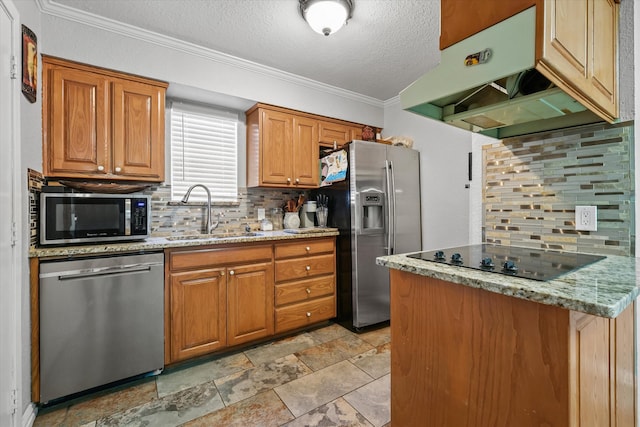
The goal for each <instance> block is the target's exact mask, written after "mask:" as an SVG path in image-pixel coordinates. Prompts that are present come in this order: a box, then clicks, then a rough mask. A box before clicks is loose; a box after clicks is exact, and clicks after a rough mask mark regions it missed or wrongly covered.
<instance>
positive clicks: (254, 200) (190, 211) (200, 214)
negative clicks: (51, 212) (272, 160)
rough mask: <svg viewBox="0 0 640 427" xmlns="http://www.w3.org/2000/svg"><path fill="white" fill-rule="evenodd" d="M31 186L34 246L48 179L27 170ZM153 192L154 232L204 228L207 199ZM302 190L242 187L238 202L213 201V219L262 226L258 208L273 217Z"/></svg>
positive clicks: (163, 189) (230, 225) (226, 225)
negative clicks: (177, 197) (176, 198)
mask: <svg viewBox="0 0 640 427" xmlns="http://www.w3.org/2000/svg"><path fill="white" fill-rule="evenodd" d="M27 178H28V180H27V183H28V186H29V224H30V242H29V245H30V247H35V246H36V245H37V244H38V214H39V201H40V197H39V194H40V191H41V188H42V186H43V185H46V179H45V178H44V177H43V176H42V174H41V173H40V172H38V171H35V170H32V169H28V170H27ZM143 193H144V194H149V195H151V233H152V234H153V235H167V234H171V233H190V232H193V233H195V232H202V231H203V230H204V226H205V214H204V208H205V206H206V204H205V203H197V202H196V203H188V204H187V205H183V204H181V203H179V202H171V187H170V186H169V185H159V186H153V187H150V188H149V189H147V190H145V191H143ZM304 193H305V192H304V191H300V190H279V189H265V188H240V189H239V190H238V201H237V203H224V204H215V203H212V207H211V212H212V215H213V218H212V220H213V221H216V219H217V217H218V214H220V225H219V226H218V228H217V230H220V231H222V230H244V227H245V226H246V225H249V226H250V227H251V228H252V229H254V230H256V229H258V228H259V222H258V208H265V211H266V212H265V213H266V217H267V218H270V213H271V210H272V209H273V208H282V207H283V205H284V204H285V202H286V201H287V200H289V199H297V198H298V196H299V195H300V194H304Z"/></svg>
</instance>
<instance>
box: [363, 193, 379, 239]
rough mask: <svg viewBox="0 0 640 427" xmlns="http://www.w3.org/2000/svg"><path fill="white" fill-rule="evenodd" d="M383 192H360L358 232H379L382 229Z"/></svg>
mask: <svg viewBox="0 0 640 427" xmlns="http://www.w3.org/2000/svg"><path fill="white" fill-rule="evenodd" d="M384 198H385V197H384V193H381V192H379V191H366V192H365V191H363V192H361V193H360V205H361V206H362V210H361V211H360V232H361V233H364V234H366V233H371V234H373V233H380V232H382V231H384Z"/></svg>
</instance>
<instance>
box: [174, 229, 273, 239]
mask: <svg viewBox="0 0 640 427" xmlns="http://www.w3.org/2000/svg"><path fill="white" fill-rule="evenodd" d="M259 235H260V234H259V233H255V232H252V231H250V232H246V231H242V232H222V233H211V234H183V235H180V236H169V237H167V238H166V239H167V240H169V241H176V240H177V241H181V240H209V239H226V238H231V237H253V236H259Z"/></svg>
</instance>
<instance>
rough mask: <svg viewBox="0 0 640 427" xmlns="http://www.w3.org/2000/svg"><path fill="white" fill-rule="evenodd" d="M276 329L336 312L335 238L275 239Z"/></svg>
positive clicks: (310, 321)
mask: <svg viewBox="0 0 640 427" xmlns="http://www.w3.org/2000/svg"><path fill="white" fill-rule="evenodd" d="M275 281H276V285H275V286H276V301H275V303H276V310H275V314H276V325H275V331H276V333H280V332H285V331H289V330H293V329H297V328H302V327H305V326H309V325H311V324H313V323H317V322H320V321H323V320H328V319H331V318H333V317H335V316H336V297H335V292H336V285H335V283H336V274H335V239H334V238H322V239H321V238H318V239H309V240H303V241H296V242H289V243H276V245H275Z"/></svg>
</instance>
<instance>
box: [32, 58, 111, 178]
mask: <svg viewBox="0 0 640 427" xmlns="http://www.w3.org/2000/svg"><path fill="white" fill-rule="evenodd" d="M44 76H45V77H44V91H43V93H44V99H43V107H44V108H43V110H44V126H43V129H44V132H45V134H44V145H43V159H44V162H43V169H44V175H45V176H64V177H86V176H89V177H90V176H92V175H93V174H98V175H101V174H103V173H106V172H107V171H108V170H109V168H110V167H111V165H110V157H109V154H108V153H109V151H108V150H109V138H110V135H109V82H108V81H107V79H106V78H105V77H104V76H102V75H100V74H93V73H88V72H86V71H81V70H74V69H72V68H64V67H53V66H50V65H49V64H47V63H46V62H45V64H44ZM94 177H97V178H99V177H100V176H94Z"/></svg>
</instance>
